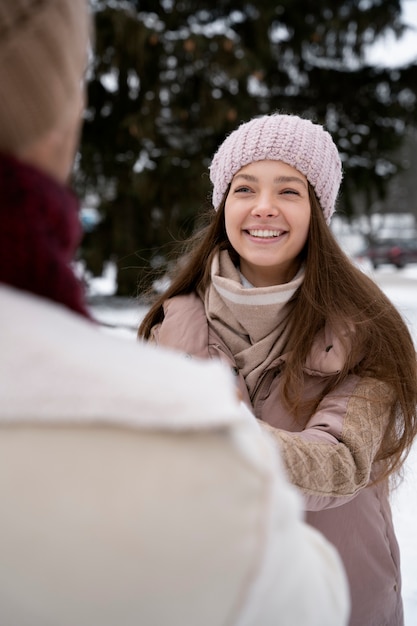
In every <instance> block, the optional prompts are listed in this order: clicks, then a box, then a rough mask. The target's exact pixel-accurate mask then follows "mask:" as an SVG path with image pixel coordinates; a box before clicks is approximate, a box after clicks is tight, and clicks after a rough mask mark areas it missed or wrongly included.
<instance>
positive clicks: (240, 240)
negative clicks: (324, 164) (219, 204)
mask: <svg viewBox="0 0 417 626" xmlns="http://www.w3.org/2000/svg"><path fill="white" fill-rule="evenodd" d="M224 210H225V224H226V233H227V236H228V239H229V241H230V243H231V245H232V246H233V248H234V249H235V251H236V252H237V253H238V255H239V257H240V271H241V272H242V274H243V275H244V276H245V278H247V280H248V281H249V282H250V283H252V285H254V286H255V287H269V286H271V285H279V284H282V283H286V282H289V281H290V280H291V279H292V278H294V276H295V274H296V273H297V271H298V268H299V264H300V263H299V255H300V252H301V250H302V249H303V247H304V244H305V242H306V240H307V235H308V229H309V226H310V216H311V207H310V200H309V195H308V183H307V179H306V177H305V176H304V175H303V174H301V173H300V172H299V171H298V170H296V169H295V168H294V167H291V165H287V164H286V163H283V162H282V161H255V162H253V163H250V164H249V165H245V167H242V169H240V170H239V171H238V172H237V174H235V176H234V177H233V180H232V182H231V186H230V191H229V193H228V196H227V198H226V203H225V208H224Z"/></svg>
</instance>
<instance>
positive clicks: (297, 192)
mask: <svg viewBox="0 0 417 626" xmlns="http://www.w3.org/2000/svg"><path fill="white" fill-rule="evenodd" d="M281 193H283V194H290V195H291V194H293V195H295V196H299V195H300V192H299V191H298V190H297V189H283V190H282V191H281Z"/></svg>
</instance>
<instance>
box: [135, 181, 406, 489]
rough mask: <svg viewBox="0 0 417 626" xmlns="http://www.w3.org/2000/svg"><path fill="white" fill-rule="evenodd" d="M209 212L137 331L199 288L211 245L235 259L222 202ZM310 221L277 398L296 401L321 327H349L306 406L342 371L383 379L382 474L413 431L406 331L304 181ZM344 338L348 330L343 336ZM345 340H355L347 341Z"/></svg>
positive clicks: (395, 462) (395, 464) (401, 455)
mask: <svg viewBox="0 0 417 626" xmlns="http://www.w3.org/2000/svg"><path fill="white" fill-rule="evenodd" d="M227 193H228V192H226V194H225V196H224V198H223V201H222V203H221V205H220V207H219V209H218V211H217V212H214V211H213V209H211V219H210V221H209V223H208V224H207V225H206V226H205V227H204V228H203V229H201V230H200V231H199V232H198V233H197V234H196V235H195V236H194V237H193V238H191V239H190V240H189V241H188V243H187V244H186V247H185V248H184V249H183V252H184V250H185V253H184V254H182V255H181V257H180V260H179V262H178V264H177V267H176V273H175V275H174V276H173V277H172V281H171V284H170V287H169V288H168V289H167V291H166V292H165V293H164V294H163V295H161V296H159V297H158V298H157V300H156V302H155V303H154V304H153V306H152V307H151V308H150V310H149V311H148V313H147V315H146V316H145V318H144V319H143V322H142V324H141V326H140V328H139V331H138V335H139V336H140V337H143V338H145V339H147V338H149V336H150V333H151V329H152V327H153V326H154V325H155V324H158V323H159V322H161V321H162V320H163V317H164V313H163V304H164V302H165V300H167V299H168V298H172V297H174V296H176V295H181V294H187V293H192V292H196V291H198V292H204V291H205V289H206V288H207V286H208V284H209V280H210V266H211V260H212V258H213V256H214V254H215V253H216V252H217V251H218V250H223V249H227V250H229V253H230V255H231V257H232V259H233V260H234V261H235V262H236V263H237V262H238V256H237V254H236V252H235V251H234V250H233V248H232V247H231V245H230V243H229V240H228V238H227V235H226V229H225V219H224V205H225V200H226V197H227ZM309 196H310V204H311V222H310V229H309V233H308V237H307V241H306V244H305V246H304V249H303V251H302V253H301V258H300V262H304V264H305V277H304V281H303V284H302V285H301V287H300V288H299V289H298V290H297V292H296V294H295V295H294V297H293V306H294V309H293V314H292V316H291V326H290V329H289V337H288V344H287V347H288V351H289V353H290V355H289V358H288V360H287V363H286V367H285V369H284V370H283V383H282V384H283V386H282V393H283V400H284V402H285V403H286V405H287V406H288V407H290V408H291V410H292V411H293V412H294V413H297V410H298V409H300V410H301V408H305V405H303V404H302V390H303V370H304V364H305V361H306V358H307V356H308V354H309V352H310V350H311V347H312V344H313V341H314V339H315V337H316V336H317V333H319V332H320V331H321V330H322V329H324V327H325V326H330V327H331V328H333V329H334V330H335V331H336V332H337V330H344V331H350V334H351V338H350V340H349V337H346V338H345V339H344V340H343V337H341V340H342V341H345V344H346V348H347V358H346V363H345V365H344V367H343V369H342V371H341V372H339V373H338V374H337V375H335V376H333V377H330V379H329V382H328V383H327V385H326V387H325V389H324V390H322V392H321V393H320V395H319V396H317V397H316V398H314V399H313V400H312V401H310V403H309V408H310V410H314V408H315V407H317V405H318V403H319V402H320V400H321V399H322V398H323V397H324V395H326V393H328V392H329V391H331V390H332V389H335V388H336V386H337V385H338V384H339V383H340V382H341V381H343V380H344V379H345V378H346V377H347V376H348V375H349V374H357V375H358V376H363V377H364V376H367V377H368V376H369V377H372V378H375V379H377V380H380V381H383V382H385V383H387V384H388V385H389V386H390V388H391V389H392V390H393V394H394V398H395V400H394V402H393V403H392V406H391V416H390V420H389V423H388V427H387V429H386V432H385V435H384V439H383V442H382V445H381V448H380V451H379V454H378V456H377V458H376V460H383V461H384V462H385V469H384V471H383V472H382V474H381V476H382V477H383V476H388V475H389V474H391V473H392V472H394V470H398V469H399V468H400V467H401V465H402V463H403V462H404V460H405V458H406V455H407V453H408V451H409V449H410V447H411V444H412V442H413V439H414V437H415V436H416V434H417V408H416V407H417V360H416V351H415V348H414V344H413V340H412V338H411V335H410V332H409V330H408V328H407V325H406V324H405V322H404V320H403V319H402V317H401V315H400V314H399V312H398V311H397V309H396V308H395V307H394V306H393V304H392V303H391V302H390V300H389V299H388V298H387V297H386V296H385V294H384V293H383V292H382V291H381V289H380V288H379V287H378V286H377V285H376V284H375V283H374V282H373V281H372V280H371V279H370V278H368V277H367V276H366V275H365V274H363V273H362V272H361V271H360V270H359V269H358V268H357V267H356V266H355V265H354V264H353V263H352V262H351V260H350V259H349V258H348V257H347V256H346V255H345V254H344V252H343V250H342V249H341V248H340V246H339V244H338V243H337V241H336V240H335V238H334V236H333V234H332V232H331V230H330V229H329V228H328V226H327V224H326V222H325V219H324V216H323V212H322V210H321V207H320V204H319V202H318V200H317V197H316V195H315V193H314V190H313V188H312V187H311V185H309ZM347 334H348V335H349V332H348V333H347ZM352 337H354V339H353V340H352Z"/></svg>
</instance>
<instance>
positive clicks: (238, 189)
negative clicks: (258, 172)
mask: <svg viewBox="0 0 417 626" xmlns="http://www.w3.org/2000/svg"><path fill="white" fill-rule="evenodd" d="M249 192H250V189H249V187H236V189H235V193H249Z"/></svg>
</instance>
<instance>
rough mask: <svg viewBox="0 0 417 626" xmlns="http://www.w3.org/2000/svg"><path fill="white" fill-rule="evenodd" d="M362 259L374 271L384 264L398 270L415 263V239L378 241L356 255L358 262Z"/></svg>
mask: <svg viewBox="0 0 417 626" xmlns="http://www.w3.org/2000/svg"><path fill="white" fill-rule="evenodd" d="M363 258H366V259H369V261H370V262H371V263H372V265H373V267H374V268H375V269H376V268H378V267H379V266H380V265H384V264H390V265H394V266H395V267H397V268H399V269H400V268H402V267H405V266H406V265H408V263H417V238H415V239H380V240H379V241H376V242H374V243H373V244H371V245H369V246H368V247H367V248H365V250H363V251H362V252H361V253H359V254H358V255H357V259H358V260H360V259H363Z"/></svg>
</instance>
